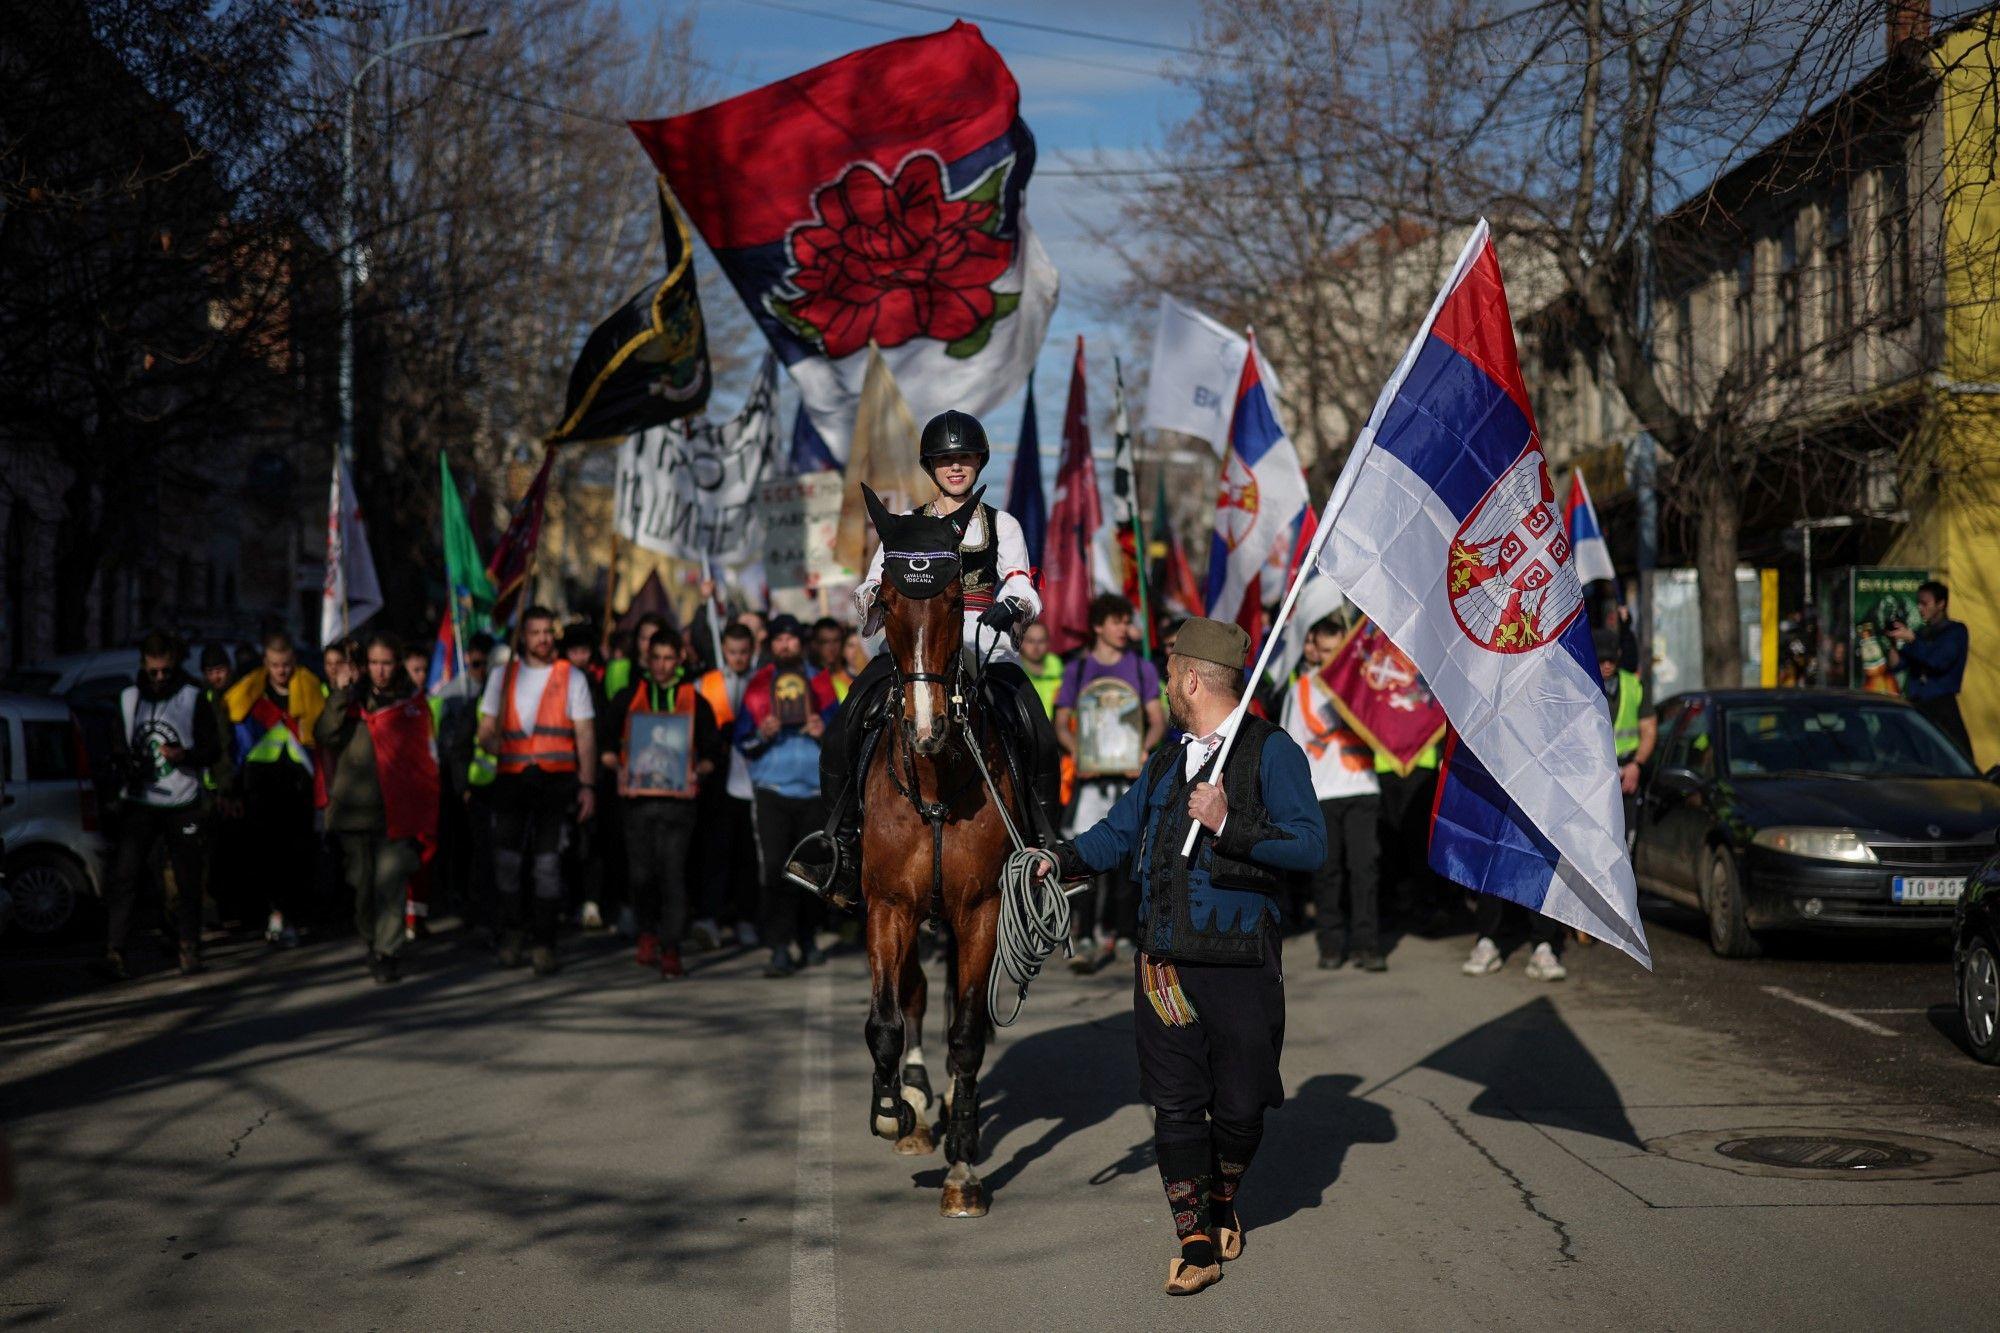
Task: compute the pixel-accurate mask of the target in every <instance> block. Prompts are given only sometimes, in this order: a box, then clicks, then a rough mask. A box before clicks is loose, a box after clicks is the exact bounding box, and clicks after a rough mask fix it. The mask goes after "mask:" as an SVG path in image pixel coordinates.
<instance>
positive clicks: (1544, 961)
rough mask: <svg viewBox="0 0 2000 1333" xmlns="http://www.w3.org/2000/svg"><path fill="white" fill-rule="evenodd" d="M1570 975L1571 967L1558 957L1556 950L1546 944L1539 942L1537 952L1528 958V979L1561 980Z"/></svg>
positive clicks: (1536, 947)
mask: <svg viewBox="0 0 2000 1333" xmlns="http://www.w3.org/2000/svg"><path fill="white" fill-rule="evenodd" d="M1568 975H1569V969H1568V968H1566V967H1564V966H1563V965H1562V959H1560V958H1558V957H1556V951H1555V950H1554V949H1551V948H1550V947H1549V946H1548V945H1546V944H1537V945H1536V946H1535V952H1534V953H1533V954H1532V955H1530V957H1529V958H1528V980H1530V981H1561V980H1562V979H1563V978H1564V977H1566V976H1568Z"/></svg>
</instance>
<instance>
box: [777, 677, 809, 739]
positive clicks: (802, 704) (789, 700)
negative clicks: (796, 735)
mask: <svg viewBox="0 0 2000 1333" xmlns="http://www.w3.org/2000/svg"><path fill="white" fill-rule="evenodd" d="M771 711H772V713H774V714H776V715H777V719H778V722H779V724H780V725H782V726H787V727H803V726H804V725H805V724H806V716H807V715H808V714H809V713H811V712H812V690H811V689H810V688H809V687H808V686H807V684H806V675H805V672H803V671H780V672H778V673H777V674H776V675H775V676H772V677H771Z"/></svg>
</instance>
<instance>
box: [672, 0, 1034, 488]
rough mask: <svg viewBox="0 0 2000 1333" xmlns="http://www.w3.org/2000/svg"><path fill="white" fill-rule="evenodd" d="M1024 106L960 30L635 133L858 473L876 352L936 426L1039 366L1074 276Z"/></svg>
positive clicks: (981, 41) (982, 45) (975, 39)
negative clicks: (855, 451)
mask: <svg viewBox="0 0 2000 1333" xmlns="http://www.w3.org/2000/svg"><path fill="white" fill-rule="evenodd" d="M1020 104H1021V95H1020V90H1019V89H1018V88H1017V87H1016V86H1015V83H1014V76H1013V75H1012V74H1011V73H1009V72H1008V70H1007V66H1006V64H1005V62H1003V61H1002V60H1001V59H1000V53H999V52H997V51H995V50H994V49H993V48H992V47H991V46H988V45H987V44H986V39H985V38H984V37H982V36H981V35H980V33H979V29H978V28H975V27H973V26H972V25H971V24H969V23H954V24H952V26H951V27H949V28H947V29H946V30H945V31H943V32H938V33H932V34H930V35H928V36H924V37H910V38H905V39H903V40H901V41H894V42H887V43H884V44H883V45H881V46H871V47H869V48H867V49H865V50H861V51H856V52H853V53H852V54H850V55H845V56H842V57H841V58H840V59H838V60H835V61H832V62H830V63H828V64H825V65H821V66H819V67H818V68H816V69H810V70H807V71H806V72H805V73H803V74H795V75H793V76H792V77H791V78H789V79H784V80H782V81H780V82H778V83H774V84H771V85H769V86H768V87H764V88H758V89H755V90H753V91H751V92H747V93H744V94H742V95H741V96H738V97H732V98H730V99H729V100H727V101H725V102H718V103H716V104H715V105H713V106H709V107H704V108H702V109H701V110H699V111H692V112H689V113H688V114H687V115H684V116H674V117H671V118H669V119H666V120H647V121H634V122H632V132H633V133H634V134H636V135H638V136H639V141H640V142H641V143H642V144H644V145H645V146H646V151H647V152H648V153H649V154H651V155H652V158H653V161H654V163H655V164H656V165H657V166H658V167H659V169H660V171H661V172H662V174H664V175H665V176H666V178H667V182H668V184H670V185H671V186H672V187H673V189H674V193H675V194H676V195H677V196H678V197H679V199H680V201H681V204H682V206H683V207H684V208H685V209H686V211H687V215H688V217H689V218H690V219H692V220H693V222H694V225H695V227H696V228H697V229H698V230H699V231H700V232H701V234H702V236H703V238H704V239H705V240H707V242H708V245H709V248H710V249H711V250H713V251H714V252H715V258H716V262H717V263H719V264H721V266H722V270H723V272H724V273H726V274H728V276H729V280H730V282H732V283H733V284H735V287H736V291H737V293H738V294H739V295H740V296H741V297H742V298H743V302H744V304H745V305H747V306H748V307H749V308H750V315H751V317H752V318H753V319H755V320H756V321H757V324H758V326H759V327H760V328H762V329H763V331H764V336H765V337H766V338H768V339H769V340H770V343H771V346H772V348H773V349H775V350H776V352H777V354H778V357H779V359H780V360H782V361H783V362H784V363H785V366H786V368H787V369H788V370H790V371H791V374H792V378H793V379H794V380H795V381H797V383H798V386H799V391H800V393H801V395H802V396H803V398H804V400H805V404H806V408H807V410H808V411H810V412H811V413H812V419H813V424H814V425H815V426H817V427H818V428H819V433H820V436H821V438H822V439H824V440H825V441H826V444H827V447H828V448H829V449H830V450H831V451H832V454H833V456H834V457H835V458H836V459H838V460H840V461H841V462H842V463H843V464H844V463H845V462H846V459H847V448H848V433H849V432H850V431H851V430H852V429H853V426H854V411H855V407H856V404H857V403H858V402H859V400H860V396H861V380H862V375H863V373H864V371H865V370H866V368H867V359H868V358H867V353H868V348H869V345H870V344H871V343H872V344H874V345H875V346H876V347H878V348H880V349H881V352H882V357H883V359H884V360H885V361H886V362H887V363H888V366H889V371H890V373H891V374H893V375H894V376H895V378H896V382H897V383H898V384H899V385H901V386H902V388H903V392H904V394H905V395H906V396H907V397H908V399H909V402H910V410H911V412H912V413H913V414H914V415H915V417H916V419H917V421H918V422H919V423H921V422H924V421H927V420H929V419H930V418H931V417H933V416H935V415H936V414H937V413H939V412H942V411H944V410H945V409H946V408H957V409H959V410H960V411H962V412H970V413H972V414H973V415H974V416H982V415H984V414H986V413H987V412H990V411H992V410H993V409H994V408H996V407H998V406H999V405H1000V404H1001V403H1003V402H1005V401H1006V400H1007V399H1009V398H1011V397H1012V396H1013V395H1014V394H1015V393H1016V392H1017V391H1019V389H1020V387H1021V383H1022V381H1023V380H1025V379H1026V378H1027V375H1028V370H1029V368H1030V367H1031V366H1032V365H1033V364H1034V360H1035V353H1036V351H1037V350H1038V349H1039V348H1040V347H1041V345H1042V336H1043V335H1044V334H1045V333H1047V332H1048V327H1049V316H1050V315H1052V314H1053V313H1054V311H1055V305H1056V271H1055V267H1054V266H1053V265H1052V264H1050V263H1049V259H1048V256H1047V255H1046V254H1045V253H1043V250H1042V247H1041V243H1040V242H1039V241H1037V240H1036V239H1035V234H1034V232H1033V230H1032V229H1030V227H1029V226H1028V216H1027V187H1028V176H1029V174H1030V173H1031V172H1032V171H1033V169H1034V165H1035V139H1034V136H1033V135H1032V134H1030V133H1029V132H1028V127H1027V125H1026V123H1024V122H1023V121H1022V120H1021V114H1020Z"/></svg>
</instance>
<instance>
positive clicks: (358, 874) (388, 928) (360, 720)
mask: <svg viewBox="0 0 2000 1333" xmlns="http://www.w3.org/2000/svg"><path fill="white" fill-rule="evenodd" d="M362 657H363V661H364V662H365V663H366V666H365V668H364V669H363V671H362V672H356V671H355V669H354V668H353V667H351V666H349V665H348V664H346V663H345V662H343V663H342V664H341V665H340V667H339V672H340V675H339V677H338V679H337V680H336V681H335V682H334V689H333V693H332V694H331V695H330V696H329V697H328V699H327V701H326V708H325V709H324V710H323V711H322V712H321V713H320V716H319V721H318V722H317V723H316V724H315V726H314V728H313V735H314V737H315V739H317V741H318V742H319V745H320V749H321V752H322V754H323V756H324V757H325V759H326V761H327V763H328V764H329V765H330V766H331V772H330V773H329V774H328V775H327V778H326V782H327V787H328V789H329V793H330V794H329V799H328V803H327V812H326V826H327V829H328V831H329V832H331V833H332V834H333V835H334V836H335V837H337V838H338V839H339V840H340V851H341V864H342V866H343V868H344V869H345V871H346V873H347V886H348V888H349V889H350V890H352V891H353V894H354V925H355V930H356V932H357V933H358V934H359V935H360V936H361V942H362V943H363V944H364V945H366V946H367V949H368V970H369V972H370V974H372V975H373V976H374V978H375V981H376V984H378V985H388V984H390V983H391V982H394V981H397V980H400V979H401V972H400V970H399V964H398V959H399V957H400V956H401V954H402V951H403V940H404V906H405V897H406V893H407V889H408V886H409V882H410V877H411V876H413V875H415V874H416V873H417V871H418V869H419V867H421V866H422V865H423V863H424V861H425V860H426V859H427V858H428V857H429V855H430V854H431V852H432V851H433V850H434V849H435V848H436V846H437V822H438V760H437V741H436V736H435V733H434V732H433V730H432V725H431V710H430V706H429V704H428V703H427V702H426V700H425V698H424V696H423V695H422V694H421V693H419V692H418V690H417V687H416V685H415V683H414V682H412V681H411V679H410V676H409V672H408V669H407V667H406V665H405V662H406V660H407V659H405V658H404V657H403V655H402V654H400V653H399V652H398V649H397V644H396V642H395V640H393V639H392V638H390V637H389V636H388V635H386V634H382V633H376V634H372V635H370V636H369V638H368V640H367V646H366V647H365V648H364V649H363V650H362Z"/></svg>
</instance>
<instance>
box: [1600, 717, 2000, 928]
mask: <svg viewBox="0 0 2000 1333" xmlns="http://www.w3.org/2000/svg"><path fill="white" fill-rule="evenodd" d="M1659 734H1660V742H1659V748H1658V751H1657V753H1656V755H1655V761H1654V763H1653V764H1652V766H1651V770H1652V771H1651V772H1650V773H1649V774H1647V777H1646V781H1645V783H1644V785H1643V786H1642V788H1641V794H1640V798H1639V800H1638V801H1637V802H1636V805H1637V810H1636V813H1635V817H1634V821H1633V822H1634V830H1633V832H1634V842H1633V851H1632V862H1633V870H1634V872H1635V874H1636V875H1637V878H1638V881H1639V887H1640V888H1642V889H1647V890H1650V891H1651V892H1654V893H1658V894H1660V895H1662V896H1664V897H1667V898H1671V899H1673V900H1675V901H1677V902H1681V903H1685V904H1687V905H1688V906H1690V907H1697V908H1700V909H1701V911H1702V913H1703V914H1704V915H1705V916H1706V917H1707V919H1708V935H1709V944H1710V946H1711V947H1712V948H1713V949H1714V950H1715V951H1716V952H1717V953H1719V954H1722V955H1723V956H1725V957H1730V958H1747V957H1750V956H1752V955H1754V954H1756V953H1757V952H1758V950H1759V944H1758V938H1757V937H1758V933H1759V932H1761V931H1770V930H1801V931H1825V930H1866V931H1907V930H1934V931H1940V932H1942V931H1946V930H1949V929H1950V928H1951V926H1952V918H1953V913H1954V911H1955V909H1956V907H1957V904H1958V900H1959V896H1960V895H1961V894H1962V893H1963V892H1964V890H1965V884H1966V880H1967V878H1968V877H1969V876H1971V875H1972V874H1973V872H1974V871H1975V870H1977V869H1978V868H1979V866H1980V865H1981V864H1982V863H1983V862H1985V861H1986V860H1987V859H1988V858H1989V857H1991V856H1993V855H1994V853H1995V851H1996V842H2000V785H1995V783H1993V782H1992V781H1989V780H1987V779H1985V778H1982V777H1981V776H1980V775H1979V773H1978V771H1977V770H1976V769H1974V768H1973V766H1972V765H1971V763H1969V762H1968V761H1967V760H1966V759H1965V757H1964V756H1963V755H1961V754H1960V753H1959V752H1958V751H1957V750H1956V749H1955V748H1953V746H1952V744H1951V742H1950V741H1948V740H1946V739H1945V737H1944V734H1943V733H1942V732H1940V731H1939V730H1938V729H1937V728H1936V727H1934V726H1932V725H1931V723H1930V722H1929V721H1928V720H1927V719H1925V718H1924V716H1923V715H1922V714H1920V713H1918V712H1917V711H1916V709H1914V708H1912V707H1910V706H1909V705H1908V704H1907V703H1904V702H1903V701H1902V700H1900V699H1896V698H1891V697H1887V696H1883V695H1878V694H1864V693H1860V692H1858V691H1850V690H1714V691H1705V692H1702V693H1695V694H1682V695H1677V696H1675V697H1674V698H1672V699H1669V700H1667V701H1666V702H1665V703H1664V704H1662V705H1661V707H1660V732H1659Z"/></svg>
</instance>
